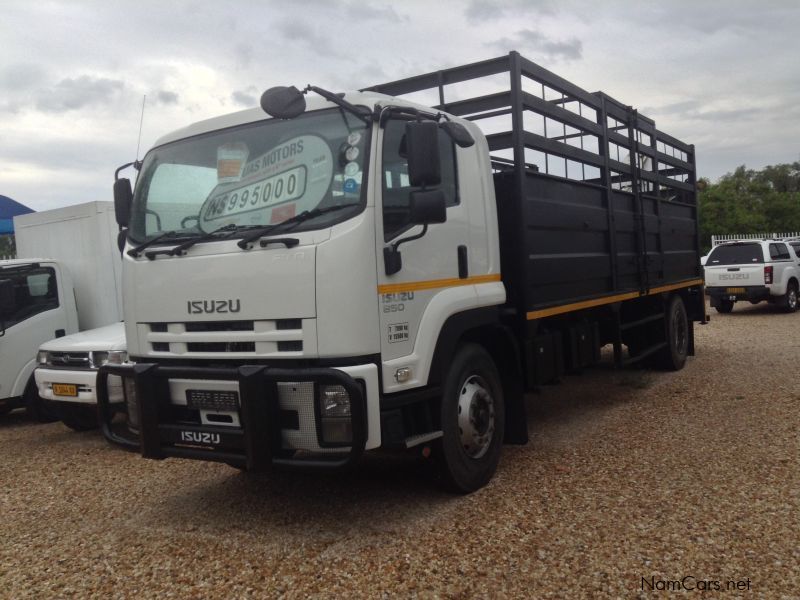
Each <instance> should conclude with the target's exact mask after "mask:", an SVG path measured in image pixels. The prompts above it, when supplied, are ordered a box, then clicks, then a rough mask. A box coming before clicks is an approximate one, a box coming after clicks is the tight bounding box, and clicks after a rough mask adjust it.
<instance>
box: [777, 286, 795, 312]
mask: <svg viewBox="0 0 800 600" xmlns="http://www.w3.org/2000/svg"><path fill="white" fill-rule="evenodd" d="M781 304H782V305H783V310H785V311H786V312H795V311H796V310H797V284H796V283H794V282H789V285H788V286H787V287H786V293H785V294H784V295H783V298H782V301H781Z"/></svg>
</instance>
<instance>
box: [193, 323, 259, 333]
mask: <svg viewBox="0 0 800 600" xmlns="http://www.w3.org/2000/svg"><path fill="white" fill-rule="evenodd" d="M185 325H186V331H187V332H190V333H191V332H195V331H253V326H254V323H253V321H190V322H189V323H186V324H185Z"/></svg>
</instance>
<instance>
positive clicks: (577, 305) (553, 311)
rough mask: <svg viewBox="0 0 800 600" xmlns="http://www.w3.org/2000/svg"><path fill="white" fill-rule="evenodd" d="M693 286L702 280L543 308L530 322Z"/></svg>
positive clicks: (530, 317) (530, 313)
mask: <svg viewBox="0 0 800 600" xmlns="http://www.w3.org/2000/svg"><path fill="white" fill-rule="evenodd" d="M693 285H703V280H702V279H692V280H691V281H682V282H681V283H672V284H669V285H662V286H659V287H656V288H652V289H651V290H650V291H649V292H647V293H646V294H640V293H639V292H627V293H625V294H616V295H614V296H606V297H604V298H594V299H593V300H584V301H583V302H573V303H572V304H563V305H561V306H553V307H552V308H543V309H541V310H533V311H531V312H529V313H528V314H527V317H528V320H529V321H530V320H532V319H541V318H543V317H551V316H553V315H561V314H564V313H568V312H574V311H576V310H583V309H584V308H592V307H594V306H603V305H604V304H613V303H614V302H622V301H623V300H632V299H633V298H641V297H644V296H654V295H655V294H662V293H664V292H669V291H672V290H678V289H681V288H687V287H692V286H693Z"/></svg>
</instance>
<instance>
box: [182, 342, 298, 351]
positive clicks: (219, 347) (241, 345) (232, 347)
mask: <svg viewBox="0 0 800 600" xmlns="http://www.w3.org/2000/svg"><path fill="white" fill-rule="evenodd" d="M281 343H282V342H278V344H279V345H280V344H281ZM186 349H187V350H188V351H189V352H255V351H256V343H255V342H190V343H188V344H186Z"/></svg>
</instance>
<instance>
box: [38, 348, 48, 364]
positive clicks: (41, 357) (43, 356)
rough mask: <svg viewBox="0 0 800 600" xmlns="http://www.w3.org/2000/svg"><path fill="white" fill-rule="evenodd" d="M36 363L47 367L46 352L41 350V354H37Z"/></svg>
mask: <svg viewBox="0 0 800 600" xmlns="http://www.w3.org/2000/svg"><path fill="white" fill-rule="evenodd" d="M36 362H37V363H39V364H40V365H46V364H47V352H45V351H44V350H39V352H37V353H36Z"/></svg>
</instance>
